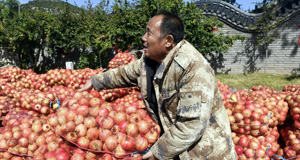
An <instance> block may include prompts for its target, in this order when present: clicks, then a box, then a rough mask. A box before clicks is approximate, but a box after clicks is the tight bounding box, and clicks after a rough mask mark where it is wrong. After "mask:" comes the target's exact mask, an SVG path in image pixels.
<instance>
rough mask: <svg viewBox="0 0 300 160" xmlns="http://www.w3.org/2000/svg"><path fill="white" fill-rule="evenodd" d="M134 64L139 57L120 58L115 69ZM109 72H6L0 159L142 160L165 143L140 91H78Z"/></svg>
mask: <svg viewBox="0 0 300 160" xmlns="http://www.w3.org/2000/svg"><path fill="white" fill-rule="evenodd" d="M124 60H125V61H124ZM133 60H135V57H134V56H133V55H131V54H128V53H126V52H124V53H119V54H117V55H116V57H115V58H114V59H113V60H112V61H111V62H110V64H114V63H112V62H113V61H114V62H116V64H114V65H113V66H110V68H116V67H117V66H121V65H125V64H128V63H130V62H132V61H133ZM121 62H122V63H121ZM103 71H104V69H101V68H100V69H94V70H93V69H89V68H85V69H82V70H69V69H53V70H50V71H48V72H47V73H45V74H36V73H34V72H33V71H32V70H22V69H19V68H15V67H8V68H1V69H0V84H1V87H0V122H1V124H0V127H1V128H0V158H1V159H47V160H48V159H49V160H50V159H59V160H67V159H74V160H75V159H76V160H77V159H79V160H80V159H89V160H93V159H136V160H138V159H142V158H141V153H143V152H144V151H146V150H147V149H149V148H150V147H151V145H152V144H154V143H155V142H156V141H157V139H158V138H159V135H160V127H159V126H158V125H157V124H156V123H155V122H154V121H153V120H152V119H151V118H150V116H149V115H148V113H147V111H146V110H145V105H144V103H143V100H142V96H141V93H140V89H139V87H126V88H116V89H109V90H102V91H101V92H97V91H95V90H88V91H83V92H78V91H77V89H79V88H81V87H82V86H83V85H84V84H85V83H86V81H87V80H88V79H90V77H91V76H93V75H96V74H98V73H101V72H103ZM132 153H134V154H132Z"/></svg>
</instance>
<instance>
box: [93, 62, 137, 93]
mask: <svg viewBox="0 0 300 160" xmlns="http://www.w3.org/2000/svg"><path fill="white" fill-rule="evenodd" d="M141 63H142V58H140V59H138V60H136V61H134V62H132V63H129V64H128V65H125V66H120V67H118V68H115V69H110V70H108V71H107V72H103V73H99V74H97V75H94V76H92V77H91V81H92V85H93V87H94V88H95V89H96V90H97V91H100V90H102V89H112V88H122V87H131V86H136V85H137V79H138V77H139V75H140V67H141Z"/></svg>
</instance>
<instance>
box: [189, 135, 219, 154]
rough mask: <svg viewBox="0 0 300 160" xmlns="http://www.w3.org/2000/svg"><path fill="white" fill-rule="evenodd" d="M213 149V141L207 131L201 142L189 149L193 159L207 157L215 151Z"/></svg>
mask: <svg viewBox="0 0 300 160" xmlns="http://www.w3.org/2000/svg"><path fill="white" fill-rule="evenodd" d="M213 149H214V147H213V141H212V139H211V137H210V136H209V135H208V134H207V133H205V134H203V136H202V138H201V140H200V142H199V143H198V144H197V145H196V146H195V147H194V148H193V149H192V150H190V151H189V154H190V156H191V158H192V159H207V156H209V155H210V154H211V153H212V152H213ZM196 157H197V158H196Z"/></svg>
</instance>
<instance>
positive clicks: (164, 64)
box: [154, 40, 186, 80]
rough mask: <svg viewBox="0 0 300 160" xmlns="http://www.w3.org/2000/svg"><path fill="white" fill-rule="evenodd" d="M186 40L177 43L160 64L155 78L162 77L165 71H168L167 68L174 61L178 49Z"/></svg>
mask: <svg viewBox="0 0 300 160" xmlns="http://www.w3.org/2000/svg"><path fill="white" fill-rule="evenodd" d="M185 42H186V41H185V40H182V41H180V42H179V43H177V45H176V46H175V47H174V48H173V49H172V50H171V51H170V52H169V54H168V55H167V56H166V58H165V59H164V60H163V62H162V63H161V64H160V65H159V67H158V69H157V71H156V73H155V76H154V80H157V79H162V78H163V76H164V75H165V72H167V68H169V66H170V65H171V63H172V61H173V60H174V57H175V55H176V53H177V52H178V50H179V49H180V48H181V46H182V45H183V44H184V43H185Z"/></svg>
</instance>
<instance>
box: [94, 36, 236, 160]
mask: <svg viewBox="0 0 300 160" xmlns="http://www.w3.org/2000/svg"><path fill="white" fill-rule="evenodd" d="M143 59H144V58H140V59H139V60H137V61H135V62H133V63H130V64H128V65H126V66H122V67H119V68H117V69H113V70H110V71H107V72H105V73H102V74H98V75H95V76H93V77H92V78H91V80H92V84H93V87H94V88H96V89H97V90H101V89H103V88H107V89H108V88H115V87H126V86H134V85H139V87H140V88H141V92H142V96H143V98H144V100H145V99H146V98H147V88H146V86H147V84H146V83H147V80H146V70H145V64H144V62H143ZM153 85H154V89H155V94H156V98H157V103H158V112H159V118H160V120H161V123H162V126H163V129H164V131H165V133H164V134H163V135H162V136H161V137H160V138H159V139H158V140H157V142H156V143H155V144H153V146H152V148H151V151H152V153H153V154H154V156H155V157H156V158H158V159H177V158H178V157H179V158H180V159H182V160H188V159H197V160H198V159H199V160H202V159H211V160H224V159H228V160H229V159H230V160H234V159H237V158H236V152H235V149H234V144H233V141H232V137H231V130H230V124H229V119H228V116H227V112H226V109H225V107H224V105H223V102H222V98H221V95H220V92H219V89H218V85H217V83H216V80H215V76H214V73H213V70H212V69H211V67H210V65H209V63H208V62H207V61H206V59H205V58H204V57H203V56H202V55H201V54H200V53H199V52H198V51H197V50H196V49H195V48H194V47H193V46H192V45H191V44H190V43H189V42H187V41H185V40H183V41H181V42H180V43H178V44H177V45H176V46H175V47H174V48H173V49H172V50H171V51H170V53H169V54H168V55H167V57H166V58H165V59H164V61H163V62H162V63H161V64H160V66H159V68H158V70H157V72H156V74H155V76H154V80H153ZM145 104H146V108H147V110H148V111H149V113H150V115H152V118H154V119H155V120H157V118H156V117H155V114H154V113H153V110H152V109H151V108H150V107H149V105H148V103H147V101H145Z"/></svg>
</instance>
